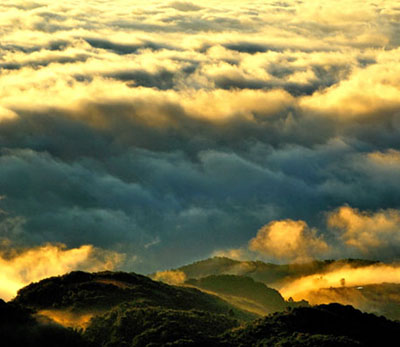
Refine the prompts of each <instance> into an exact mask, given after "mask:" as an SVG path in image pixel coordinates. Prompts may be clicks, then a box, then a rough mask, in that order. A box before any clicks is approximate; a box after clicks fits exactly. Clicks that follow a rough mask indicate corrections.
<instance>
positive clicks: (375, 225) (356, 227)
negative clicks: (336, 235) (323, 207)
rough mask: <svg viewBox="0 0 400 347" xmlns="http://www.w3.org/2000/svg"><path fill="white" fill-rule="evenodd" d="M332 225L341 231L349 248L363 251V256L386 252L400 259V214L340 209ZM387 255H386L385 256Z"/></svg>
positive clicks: (329, 222) (331, 216)
mask: <svg viewBox="0 0 400 347" xmlns="http://www.w3.org/2000/svg"><path fill="white" fill-rule="evenodd" d="M328 225H329V226H330V227H333V228H338V229H339V230H340V231H341V232H342V234H341V235H340V237H341V238H342V239H343V241H344V242H345V244H347V245H349V246H351V247H355V248H357V249H359V250H360V251H361V252H362V253H363V254H365V255H369V254H373V255H374V253H375V254H376V252H377V250H378V251H379V250H382V249H383V250H384V252H379V253H382V256H383V257H387V256H388V254H387V252H392V253H394V254H392V255H393V256H397V255H398V252H399V246H400V211H399V210H393V209H390V210H380V211H377V212H375V213H368V212H360V211H359V210H357V209H353V208H351V207H348V206H343V207H340V208H339V209H338V210H336V211H334V212H332V213H331V214H330V215H329V219H328ZM385 253H386V254H385Z"/></svg>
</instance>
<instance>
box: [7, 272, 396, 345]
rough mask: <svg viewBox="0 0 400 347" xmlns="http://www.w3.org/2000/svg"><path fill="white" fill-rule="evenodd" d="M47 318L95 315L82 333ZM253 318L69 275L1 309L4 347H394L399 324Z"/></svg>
mask: <svg viewBox="0 0 400 347" xmlns="http://www.w3.org/2000/svg"><path fill="white" fill-rule="evenodd" d="M189 282H192V283H193V284H196V285H198V286H203V287H207V288H208V289H210V288H212V289H213V290H214V291H219V292H221V293H222V292H223V293H225V294H224V295H228V296H233V294H236V295H239V294H240V295H242V296H243V298H247V299H248V300H253V301H254V302H256V301H258V303H260V304H261V303H262V302H264V304H265V305H268V301H269V300H270V301H271V305H272V304H275V305H277V307H280V305H281V304H282V305H283V304H286V303H285V302H284V301H283V302H282V300H283V299H282V297H281V296H280V295H279V293H278V292H276V291H274V290H273V289H271V288H268V287H266V286H265V285H263V284H261V283H257V282H255V281H253V280H252V279H249V278H245V277H237V276H209V277H207V278H204V279H202V280H191V281H189ZM228 283H229V284H230V285H231V288H228V287H229V286H228V287H227V284H228ZM282 308H283V306H282ZM51 310H54V311H57V312H59V313H60V312H61V313H63V312H74V313H76V314H79V313H81V312H86V313H87V312H93V313H94V315H93V316H92V318H91V320H90V321H88V322H87V325H86V326H85V328H84V329H75V330H72V329H67V328H64V327H62V326H60V325H57V324H55V323H54V322H52V321H51V320H50V319H49V318H46V317H44V316H43V312H45V311H46V312H47V311H51ZM253 317H255V315H251V314H250V313H248V312H246V311H244V310H240V309H238V308H235V307H234V306H232V305H230V304H229V303H227V302H226V301H224V300H221V299H220V298H218V297H216V296H214V295H209V294H207V293H204V292H201V291H199V290H198V289H195V288H187V287H176V286H171V285H167V284H164V283H161V282H156V281H153V280H151V279H149V278H147V277H145V276H141V275H136V274H133V273H122V272H100V273H85V272H72V273H70V274H67V275H64V276H60V277H52V278H48V279H45V280H42V281H40V282H38V283H33V284H30V285H29V286H27V287H25V288H23V289H21V290H20V291H19V293H18V295H17V297H16V298H15V299H14V300H13V301H12V302H9V303H5V302H3V301H0V341H1V346H5V347H19V346H28V347H39V346H40V347H43V346H44V347H47V346H60V347H64V346H74V347H133V346H221V347H239V346H332V347H333V346H367V347H372V346H389V347H391V346H397V345H398V340H397V338H398V336H400V323H399V322H394V321H389V320H387V319H386V318H384V317H378V316H375V315H373V314H366V313H362V312H361V311H358V310H356V309H354V308H353V307H351V306H342V305H340V304H330V305H320V306H314V307H295V308H286V309H285V310H284V311H282V312H278V313H274V314H271V315H269V316H265V317H264V318H259V319H255V320H254V319H251V318H253Z"/></svg>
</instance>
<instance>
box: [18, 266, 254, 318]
mask: <svg viewBox="0 0 400 347" xmlns="http://www.w3.org/2000/svg"><path fill="white" fill-rule="evenodd" d="M14 302H15V303H17V304H19V305H22V306H25V307H29V308H31V309H34V310H48V309H54V310H61V309H63V310H68V311H69V312H91V311H92V312H105V311H107V310H110V309H111V308H113V307H115V306H117V305H119V304H121V303H129V305H130V306H131V307H164V308H172V309H181V310H191V309H197V310H204V311H207V312H212V313H217V314H227V313H231V314H233V315H234V316H235V317H236V318H238V319H240V320H251V319H254V318H255V317H256V315H254V314H251V313H249V312H244V311H242V310H239V309H237V308H235V307H233V306H232V305H230V304H228V303H227V302H225V301H223V300H221V299H220V298H218V297H216V296H212V295H208V294H205V293H203V292H201V291H200V290H198V289H195V288H184V287H175V286H170V285H167V284H164V283H161V282H156V281H153V280H151V279H150V278H148V277H145V276H142V275H137V274H134V273H124V272H99V273H86V272H81V271H77V272H71V273H69V274H67V275H64V276H59V277H51V278H48V279H45V280H42V281H40V282H38V283H32V284H30V285H28V286H27V287H25V288H23V289H21V290H20V291H19V292H18V295H17V297H16V298H15V299H14Z"/></svg>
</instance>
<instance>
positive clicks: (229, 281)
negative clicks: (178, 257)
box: [186, 275, 290, 315]
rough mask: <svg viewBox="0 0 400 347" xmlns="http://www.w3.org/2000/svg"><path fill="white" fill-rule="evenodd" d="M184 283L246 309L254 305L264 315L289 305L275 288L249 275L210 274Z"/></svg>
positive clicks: (281, 309) (250, 308)
mask: <svg viewBox="0 0 400 347" xmlns="http://www.w3.org/2000/svg"><path fill="white" fill-rule="evenodd" d="M186 284H189V285H192V286H194V287H197V288H200V289H203V290H207V291H211V292H213V293H216V294H218V295H221V296H222V297H223V298H224V299H225V300H227V301H230V302H231V303H232V302H236V303H237V305H242V306H243V307H244V306H246V308H247V309H248V310H252V307H254V310H256V309H258V310H259V311H261V312H262V313H263V314H264V315H265V314H269V313H273V312H278V311H283V310H284V309H286V308H287V307H288V306H290V303H288V302H286V301H285V300H284V299H283V298H282V296H281V294H280V293H279V292H278V291H277V290H275V289H272V288H269V287H267V286H266V285H265V284H263V283H260V282H256V281H254V280H253V279H252V278H250V277H243V276H235V275H219V276H216V275H212V276H207V277H203V278H201V279H189V280H187V281H186ZM235 299H236V300H235ZM239 299H241V300H239Z"/></svg>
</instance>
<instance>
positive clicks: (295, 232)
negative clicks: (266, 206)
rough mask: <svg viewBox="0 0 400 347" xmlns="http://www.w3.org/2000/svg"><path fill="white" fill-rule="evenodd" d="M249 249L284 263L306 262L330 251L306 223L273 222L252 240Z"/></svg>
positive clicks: (290, 221)
mask: <svg viewBox="0 0 400 347" xmlns="http://www.w3.org/2000/svg"><path fill="white" fill-rule="evenodd" d="M249 249H250V250H252V251H255V252H259V253H261V254H263V255H266V256H269V257H271V258H275V259H277V260H284V261H289V262H290V261H306V260H309V259H312V258H313V257H315V256H320V255H323V254H324V253H325V252H327V251H328V250H329V247H328V245H327V243H326V242H325V241H324V240H323V238H322V237H319V236H317V234H316V230H315V229H310V228H309V227H308V226H307V224H306V223H305V222H304V221H293V220H282V221H273V222H271V223H269V224H267V225H265V226H264V227H262V228H261V229H260V230H259V231H258V233H257V235H256V237H254V238H253V239H251V240H250V242H249Z"/></svg>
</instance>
